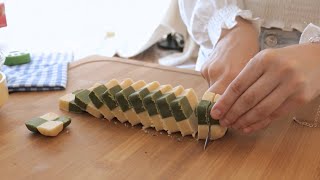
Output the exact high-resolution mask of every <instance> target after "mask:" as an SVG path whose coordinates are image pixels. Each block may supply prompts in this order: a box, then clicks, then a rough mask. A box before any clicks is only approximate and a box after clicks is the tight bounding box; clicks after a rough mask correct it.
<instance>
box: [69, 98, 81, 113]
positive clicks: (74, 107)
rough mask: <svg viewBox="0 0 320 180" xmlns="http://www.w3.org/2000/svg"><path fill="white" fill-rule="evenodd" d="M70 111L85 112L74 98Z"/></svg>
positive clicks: (70, 104)
mask: <svg viewBox="0 0 320 180" xmlns="http://www.w3.org/2000/svg"><path fill="white" fill-rule="evenodd" d="M69 111H70V112H73V113H83V111H82V109H81V108H80V107H79V106H77V105H76V103H75V102H74V100H73V101H71V102H70V103H69Z"/></svg>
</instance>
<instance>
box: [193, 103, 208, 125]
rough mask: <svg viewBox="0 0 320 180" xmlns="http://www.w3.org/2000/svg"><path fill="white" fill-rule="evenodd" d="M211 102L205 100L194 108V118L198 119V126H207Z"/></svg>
mask: <svg viewBox="0 0 320 180" xmlns="http://www.w3.org/2000/svg"><path fill="white" fill-rule="evenodd" d="M210 104H211V102H210V101H206V100H201V101H200V103H199V104H198V106H197V107H196V116H197V117H198V125H205V124H208V109H209V106H210Z"/></svg>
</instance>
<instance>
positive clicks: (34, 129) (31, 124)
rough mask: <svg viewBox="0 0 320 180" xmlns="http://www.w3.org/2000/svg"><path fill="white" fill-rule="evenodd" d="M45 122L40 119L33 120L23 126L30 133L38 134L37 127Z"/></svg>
mask: <svg viewBox="0 0 320 180" xmlns="http://www.w3.org/2000/svg"><path fill="white" fill-rule="evenodd" d="M45 122H47V120H45V119H42V118H33V119H31V120H29V121H27V122H26V123H25V124H26V126H27V128H28V129H29V130H30V131H32V132H39V131H38V129H37V127H38V126H40V125H41V124H43V123H45Z"/></svg>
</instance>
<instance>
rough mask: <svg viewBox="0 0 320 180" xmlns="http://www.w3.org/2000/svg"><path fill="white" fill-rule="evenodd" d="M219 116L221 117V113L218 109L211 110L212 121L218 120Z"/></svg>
mask: <svg viewBox="0 0 320 180" xmlns="http://www.w3.org/2000/svg"><path fill="white" fill-rule="evenodd" d="M220 116H221V111H220V110H219V109H213V110H212V111H211V117H212V118H213V119H219V118H220Z"/></svg>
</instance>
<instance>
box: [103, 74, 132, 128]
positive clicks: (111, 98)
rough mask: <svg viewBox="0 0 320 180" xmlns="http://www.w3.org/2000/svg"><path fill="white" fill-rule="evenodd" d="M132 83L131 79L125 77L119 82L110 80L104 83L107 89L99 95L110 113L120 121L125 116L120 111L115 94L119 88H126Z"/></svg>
mask: <svg viewBox="0 0 320 180" xmlns="http://www.w3.org/2000/svg"><path fill="white" fill-rule="evenodd" d="M132 84H133V80H132V79H125V80H123V81H122V82H121V83H120V84H119V83H118V81H111V82H109V83H107V84H106V87H107V91H105V92H104V93H103V94H102V96H101V98H102V101H103V103H104V104H105V105H106V106H107V107H108V108H109V109H110V110H111V112H112V114H113V115H114V116H115V117H116V118H117V119H118V121H120V122H121V123H124V122H126V121H127V118H126V117H125V116H124V113H123V112H122V111H121V109H120V106H119V104H118V102H117V101H116V94H117V93H118V92H120V91H121V90H123V89H126V88H128V87H129V86H131V85H132Z"/></svg>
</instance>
